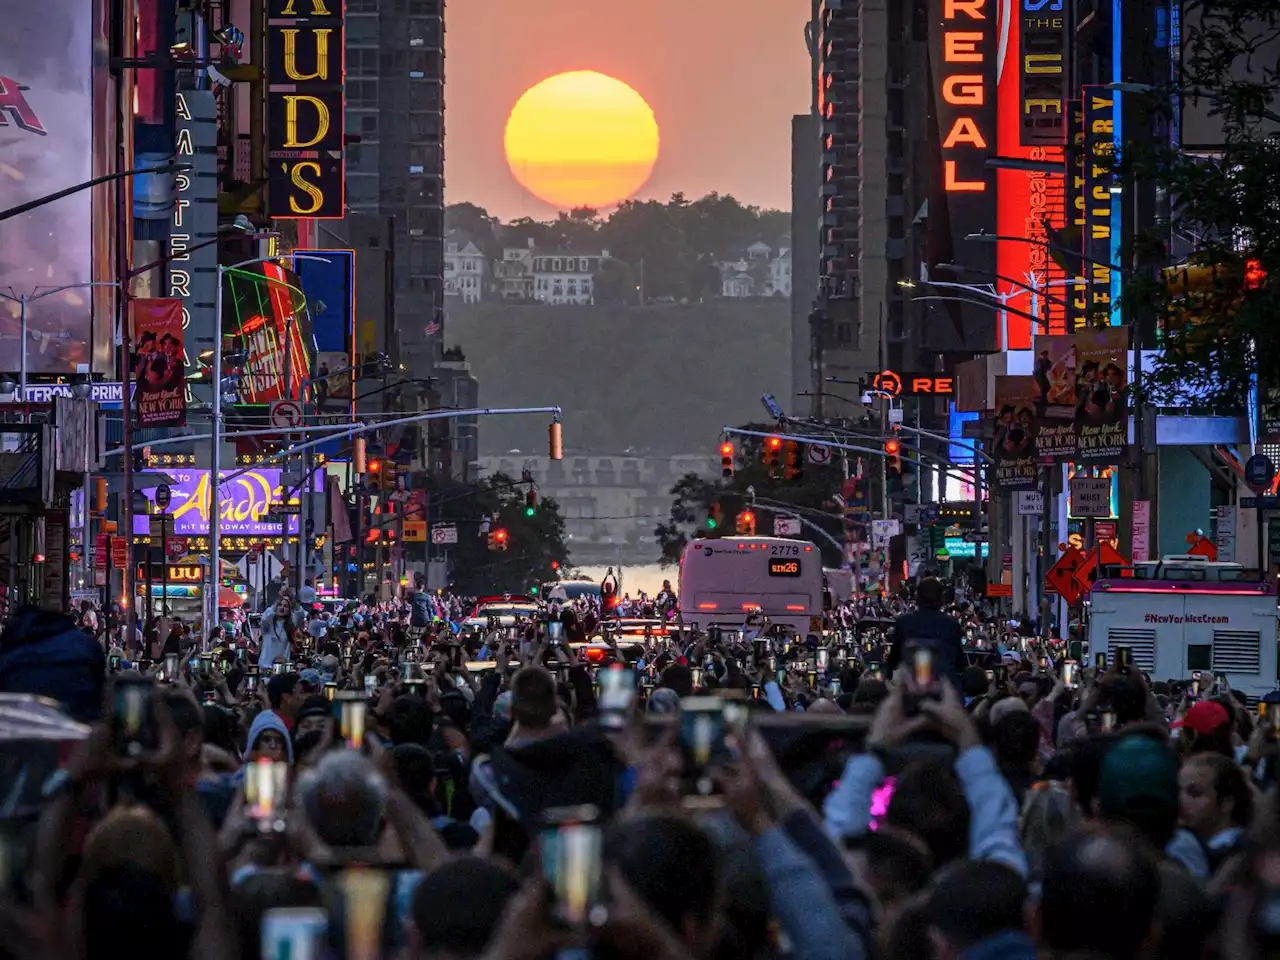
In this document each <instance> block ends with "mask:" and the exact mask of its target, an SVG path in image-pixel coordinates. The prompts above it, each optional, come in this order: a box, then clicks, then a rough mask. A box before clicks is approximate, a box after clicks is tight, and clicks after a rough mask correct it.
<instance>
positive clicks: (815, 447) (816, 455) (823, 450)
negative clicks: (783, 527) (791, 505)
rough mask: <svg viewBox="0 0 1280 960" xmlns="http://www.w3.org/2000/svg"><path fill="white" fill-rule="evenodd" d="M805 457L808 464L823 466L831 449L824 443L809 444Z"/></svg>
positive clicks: (829, 455)
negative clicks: (807, 459)
mask: <svg viewBox="0 0 1280 960" xmlns="http://www.w3.org/2000/svg"><path fill="white" fill-rule="evenodd" d="M805 456H807V457H808V458H809V462H810V463H816V464H824V463H826V462H827V461H828V460H830V459H831V448H830V447H828V446H827V445H826V444H825V443H811V444H809V446H808V448H807V449H806V451H805ZM779 536H781V534H779Z"/></svg>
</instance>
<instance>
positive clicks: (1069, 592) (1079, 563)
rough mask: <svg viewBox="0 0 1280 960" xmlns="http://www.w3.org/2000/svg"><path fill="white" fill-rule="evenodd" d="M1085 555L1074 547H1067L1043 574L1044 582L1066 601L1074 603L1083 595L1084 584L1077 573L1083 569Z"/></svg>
mask: <svg viewBox="0 0 1280 960" xmlns="http://www.w3.org/2000/svg"><path fill="white" fill-rule="evenodd" d="M1084 566H1085V555H1084V554H1083V553H1081V552H1080V551H1079V550H1077V549H1076V548H1075V547H1067V549H1066V550H1064V551H1063V552H1062V556H1061V557H1059V558H1058V562H1057V563H1055V564H1054V565H1053V566H1052V567H1050V568H1049V572H1048V573H1046V574H1045V575H1044V584H1045V586H1046V587H1048V588H1049V589H1050V590H1052V591H1053V592H1054V593H1056V594H1057V595H1058V596H1060V597H1062V599H1063V600H1065V601H1067V603H1069V604H1071V603H1075V602H1076V601H1077V600H1079V599H1080V597H1081V596H1083V595H1084V591H1085V587H1084V584H1082V583H1080V581H1079V580H1078V579H1077V574H1078V573H1079V572H1080V571H1081V570H1083V569H1084Z"/></svg>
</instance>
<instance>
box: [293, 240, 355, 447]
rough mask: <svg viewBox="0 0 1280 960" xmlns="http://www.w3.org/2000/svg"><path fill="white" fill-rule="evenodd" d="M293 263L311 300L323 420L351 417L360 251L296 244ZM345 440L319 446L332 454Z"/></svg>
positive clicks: (315, 397)
mask: <svg viewBox="0 0 1280 960" xmlns="http://www.w3.org/2000/svg"><path fill="white" fill-rule="evenodd" d="M293 264H294V266H293V269H294V272H295V273H297V275H298V279H299V280H300V281H301V284H300V285H301V287H302V289H303V291H305V293H306V296H307V301H308V302H309V304H310V306H311V326H312V331H313V333H314V336H315V343H316V362H315V370H314V371H312V382H313V384H314V386H315V389H314V390H313V391H312V395H311V400H312V402H313V403H314V404H315V413H316V415H317V418H316V421H314V422H319V423H329V422H334V423H337V422H342V421H346V420H350V419H351V417H352V416H353V414H354V412H355V407H354V403H353V399H354V397H355V392H354V390H355V382H356V381H355V379H354V377H353V376H352V375H351V374H352V371H351V367H352V365H353V361H354V353H353V345H354V343H355V293H356V253H355V251H354V250H295V251H293ZM346 444H347V441H346V440H333V441H331V442H329V443H322V444H320V445H318V446H317V447H316V450H317V451H318V452H319V453H322V454H324V455H325V456H327V457H330V458H333V457H338V456H341V455H342V450H343V448H344V446H345V445H346Z"/></svg>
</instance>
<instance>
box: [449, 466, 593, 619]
mask: <svg viewBox="0 0 1280 960" xmlns="http://www.w3.org/2000/svg"><path fill="white" fill-rule="evenodd" d="M520 490H521V484H519V483H516V482H514V481H512V479H511V478H510V477H508V476H506V475H505V474H501V473H497V474H493V475H492V476H490V477H487V478H485V479H484V480H480V481H475V482H471V483H465V484H464V483H458V482H457V481H453V480H448V479H440V478H433V481H432V492H431V497H432V500H431V503H432V521H433V522H444V523H454V524H456V525H457V527H458V543H457V545H456V546H454V547H452V548H451V550H450V559H451V561H452V569H451V572H450V583H451V587H452V589H453V590H454V591H455V592H457V593H461V594H463V595H464V596H479V595H483V594H494V593H528V592H529V591H530V590H531V589H532V588H534V587H537V586H538V585H539V584H541V583H544V582H546V581H548V580H552V579H555V574H556V569H555V567H553V566H552V564H553V563H557V564H559V565H560V567H561V568H566V567H567V566H568V563H569V550H568V546H567V545H566V543H565V530H564V518H563V517H562V516H561V514H560V506H559V504H558V503H557V502H556V501H555V500H553V499H551V498H544V499H541V500H540V501H539V503H538V506H537V509H536V510H535V512H534V515H533V516H532V517H529V516H526V515H525V507H524V497H523V496H522V495H521V494H520ZM485 520H488V521H489V523H490V530H491V531H492V530H497V529H503V530H506V531H507V534H508V540H507V549H506V550H504V551H490V550H489V540H488V536H487V535H485V534H484V533H482V530H483V527H482V524H483V522H484V521H485Z"/></svg>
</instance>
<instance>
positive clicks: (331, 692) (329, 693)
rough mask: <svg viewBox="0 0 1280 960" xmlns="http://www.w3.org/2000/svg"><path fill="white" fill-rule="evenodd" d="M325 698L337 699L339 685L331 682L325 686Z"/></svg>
mask: <svg viewBox="0 0 1280 960" xmlns="http://www.w3.org/2000/svg"><path fill="white" fill-rule="evenodd" d="M324 696H325V699H326V700H333V699H336V698H337V696H338V685H337V684H336V683H334V682H333V681H330V682H328V683H326V684H325V685H324Z"/></svg>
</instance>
